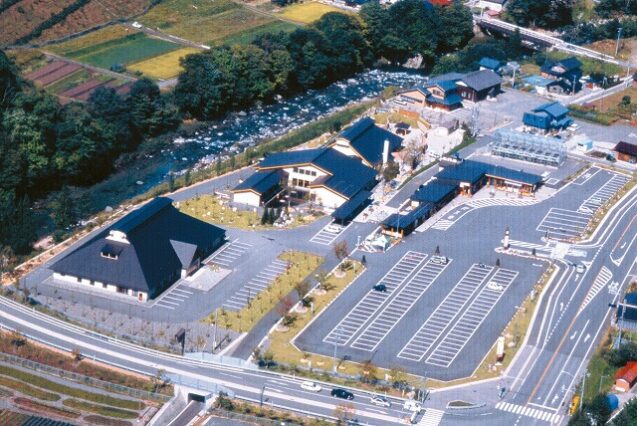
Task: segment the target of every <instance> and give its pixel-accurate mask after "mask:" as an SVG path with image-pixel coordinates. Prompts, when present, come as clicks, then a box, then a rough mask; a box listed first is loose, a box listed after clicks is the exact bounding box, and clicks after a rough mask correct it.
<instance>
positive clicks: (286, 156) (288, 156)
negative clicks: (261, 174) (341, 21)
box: [259, 148, 325, 169]
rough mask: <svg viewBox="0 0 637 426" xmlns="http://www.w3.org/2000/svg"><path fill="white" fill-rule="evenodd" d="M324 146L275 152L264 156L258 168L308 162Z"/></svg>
mask: <svg viewBox="0 0 637 426" xmlns="http://www.w3.org/2000/svg"><path fill="white" fill-rule="evenodd" d="M324 150H325V148H315V149H300V150H297V151H285V152H277V153H274V154H270V155H268V156H266V157H265V158H264V159H263V160H262V161H261V162H260V163H259V169H268V168H280V167H288V166H289V167H291V166H295V165H299V164H310V163H312V162H313V161H314V160H315V159H316V158H317V157H318V156H319V155H321V154H322V153H323V151H324Z"/></svg>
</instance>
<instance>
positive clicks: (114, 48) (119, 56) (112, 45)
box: [65, 33, 180, 68]
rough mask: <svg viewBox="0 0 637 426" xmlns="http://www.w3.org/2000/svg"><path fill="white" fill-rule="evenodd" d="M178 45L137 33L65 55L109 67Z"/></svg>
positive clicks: (137, 60) (167, 50)
mask: <svg viewBox="0 0 637 426" xmlns="http://www.w3.org/2000/svg"><path fill="white" fill-rule="evenodd" d="M179 47H180V46H179V45H178V44H174V43H170V42H167V41H164V40H159V39H156V38H151V37H148V36H147V35H145V34H143V33H137V34H131V35H127V36H124V37H121V38H117V39H113V40H108V41H105V42H103V43H98V44H94V45H92V46H87V47H84V48H80V49H77V50H73V51H70V52H67V53H66V54H65V56H68V57H69V58H72V59H75V60H77V61H80V62H85V63H87V64H90V65H94V66H97V67H102V68H109V67H110V66H111V65H114V64H130V63H133V62H139V61H142V60H144V59H146V58H152V57H153V56H158V55H161V54H163V53H167V52H170V51H173V50H177V49H179Z"/></svg>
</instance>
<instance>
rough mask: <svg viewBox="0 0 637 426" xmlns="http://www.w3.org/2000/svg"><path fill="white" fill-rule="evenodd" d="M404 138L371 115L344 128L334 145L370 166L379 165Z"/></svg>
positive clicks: (399, 145)
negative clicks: (378, 122) (387, 128)
mask: <svg viewBox="0 0 637 426" xmlns="http://www.w3.org/2000/svg"><path fill="white" fill-rule="evenodd" d="M402 141H403V139H402V138H401V137H400V136H398V135H395V134H394V133H392V132H390V131H389V130H385V129H383V128H381V127H379V126H377V125H376V123H375V122H374V120H373V119H371V118H369V117H365V118H362V119H360V120H358V121H357V122H356V123H354V124H353V125H351V126H350V127H348V128H347V129H345V130H343V131H342V132H341V133H340V134H339V135H338V136H337V137H336V140H335V141H334V143H333V144H332V147H333V148H334V149H336V150H337V151H340V152H342V153H343V154H345V155H348V156H356V157H358V158H360V160H361V161H362V162H363V163H364V164H365V165H366V166H369V167H377V166H379V165H381V164H383V163H385V162H387V160H388V158H384V155H389V154H391V153H392V152H394V151H396V150H398V149H399V148H400V147H401V144H402Z"/></svg>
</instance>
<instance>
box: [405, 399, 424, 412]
mask: <svg viewBox="0 0 637 426" xmlns="http://www.w3.org/2000/svg"><path fill="white" fill-rule="evenodd" d="M403 410H408V411H413V412H416V413H419V412H420V410H422V405H421V404H420V402H418V401H414V400H413V399H408V400H407V401H405V403H404V404H403Z"/></svg>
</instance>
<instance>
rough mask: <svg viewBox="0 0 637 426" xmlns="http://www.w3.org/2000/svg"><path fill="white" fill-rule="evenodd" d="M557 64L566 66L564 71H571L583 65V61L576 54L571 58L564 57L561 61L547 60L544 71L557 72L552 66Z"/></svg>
mask: <svg viewBox="0 0 637 426" xmlns="http://www.w3.org/2000/svg"><path fill="white" fill-rule="evenodd" d="M555 66H560V67H562V68H564V73H569V72H571V71H573V70H576V69H578V68H581V67H582V63H581V62H580V61H579V59H577V58H576V57H575V56H571V57H569V58H565V59H562V60H561V61H546V62H544V65H542V68H541V70H542V72H545V73H547V74H555V73H553V70H552V68H553V67H555Z"/></svg>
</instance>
